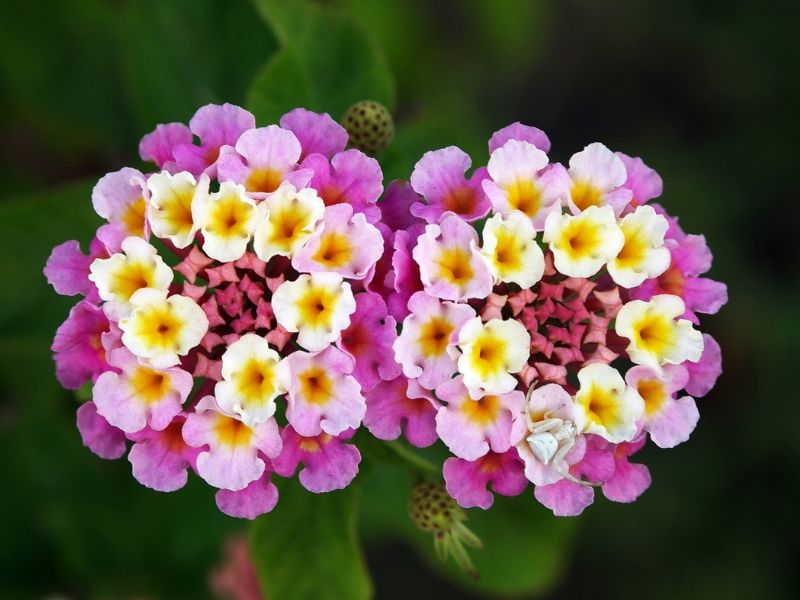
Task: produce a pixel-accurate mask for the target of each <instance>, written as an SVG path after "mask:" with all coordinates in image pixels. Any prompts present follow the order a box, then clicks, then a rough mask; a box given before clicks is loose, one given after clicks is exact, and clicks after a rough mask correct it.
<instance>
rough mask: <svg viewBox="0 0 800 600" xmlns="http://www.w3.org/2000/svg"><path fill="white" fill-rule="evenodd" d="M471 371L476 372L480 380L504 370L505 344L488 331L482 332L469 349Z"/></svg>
mask: <svg viewBox="0 0 800 600" xmlns="http://www.w3.org/2000/svg"><path fill="white" fill-rule="evenodd" d="M469 359H470V363H471V366H472V369H474V370H475V371H477V373H478V376H479V377H480V378H481V379H488V378H489V377H491V376H492V375H494V374H496V373H499V372H500V371H504V370H505V364H506V342H505V340H503V339H502V338H501V337H500V336H498V335H496V334H494V333H492V332H491V331H489V330H484V331H483V333H482V334H481V335H480V337H478V338H477V339H476V340H475V341H474V342H473V343H472V347H471V348H470V354H469Z"/></svg>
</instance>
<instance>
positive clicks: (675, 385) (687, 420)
mask: <svg viewBox="0 0 800 600" xmlns="http://www.w3.org/2000/svg"><path fill="white" fill-rule="evenodd" d="M663 371H664V372H663V374H662V375H658V374H657V373H656V372H655V371H653V370H652V369H650V368H649V367H644V366H637V367H633V368H632V369H630V370H629V371H628V372H627V373H626V374H625V382H626V383H627V384H628V385H629V386H631V387H632V388H633V389H635V390H636V391H637V392H638V393H639V395H640V396H641V397H642V399H643V400H644V418H643V419H642V425H643V427H644V429H645V431H647V432H648V433H649V434H650V439H652V440H653V442H654V443H655V445H656V446H658V447H659V448H672V447H674V446H677V445H678V444H680V443H682V442H685V441H686V440H688V439H689V436H690V435H691V433H692V431H694V428H695V426H696V425H697V421H698V420H699V419H700V413H699V412H698V411H697V405H696V404H695V402H694V398H692V397H691V396H684V397H682V398H676V397H675V396H676V394H677V393H678V391H680V390H682V389H683V388H685V387H686V384H687V383H688V381H689V373H688V371H687V370H686V369H685V368H684V367H683V366H680V365H665V366H664V368H663Z"/></svg>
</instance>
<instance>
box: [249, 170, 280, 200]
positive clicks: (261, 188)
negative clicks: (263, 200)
mask: <svg viewBox="0 0 800 600" xmlns="http://www.w3.org/2000/svg"><path fill="white" fill-rule="evenodd" d="M282 181H283V174H282V173H281V172H280V171H276V170H275V169H253V170H252V171H250V174H249V175H248V176H247V179H245V182H244V187H245V188H247V191H248V192H257V193H262V194H270V193H272V192H274V191H275V190H277V189H278V188H279V187H280V185H281V182H282Z"/></svg>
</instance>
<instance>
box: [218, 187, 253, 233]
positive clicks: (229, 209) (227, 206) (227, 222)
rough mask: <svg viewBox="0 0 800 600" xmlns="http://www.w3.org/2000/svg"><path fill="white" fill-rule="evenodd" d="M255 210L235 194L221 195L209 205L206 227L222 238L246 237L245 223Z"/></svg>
mask: <svg viewBox="0 0 800 600" xmlns="http://www.w3.org/2000/svg"><path fill="white" fill-rule="evenodd" d="M255 210H256V209H255V207H254V206H252V205H251V204H248V203H247V202H244V201H242V200H241V198H239V197H238V196H236V195H235V194H229V195H227V196H223V197H222V198H220V199H219V200H218V201H216V202H214V203H213V204H212V205H211V209H210V211H209V216H208V225H207V226H206V228H207V229H208V231H209V232H210V233H213V234H214V235H218V236H220V237H224V238H231V237H239V238H242V237H247V224H248V222H249V221H250V219H251V218H252V217H253V213H254V212H255Z"/></svg>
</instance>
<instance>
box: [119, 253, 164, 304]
mask: <svg viewBox="0 0 800 600" xmlns="http://www.w3.org/2000/svg"><path fill="white" fill-rule="evenodd" d="M154 280H155V269H154V268H153V267H152V266H150V265H147V264H145V263H143V262H140V261H131V260H126V261H125V262H123V263H122V264H121V265H120V268H119V269H117V270H116V271H115V272H114V274H113V275H112V277H111V285H110V288H111V292H112V293H114V294H115V295H116V296H117V297H119V298H120V299H121V300H128V299H129V298H130V297H131V296H133V294H134V293H135V292H136V291H137V290H140V289H142V288H146V287H151V286H152V285H153V283H154Z"/></svg>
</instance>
